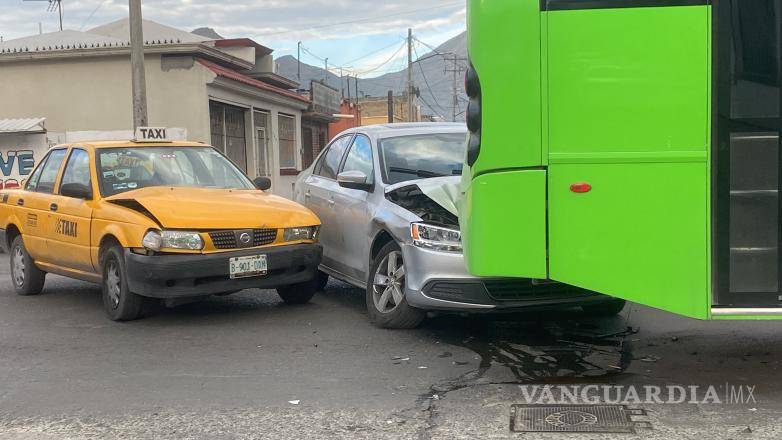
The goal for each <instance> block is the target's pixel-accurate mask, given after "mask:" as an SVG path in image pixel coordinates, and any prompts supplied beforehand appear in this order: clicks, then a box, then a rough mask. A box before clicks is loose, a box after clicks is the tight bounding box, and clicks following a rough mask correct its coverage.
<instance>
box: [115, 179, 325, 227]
mask: <svg viewBox="0 0 782 440" xmlns="http://www.w3.org/2000/svg"><path fill="white" fill-rule="evenodd" d="M106 200H107V201H109V202H116V201H123V200H131V201H136V202H138V203H140V204H141V205H142V206H143V207H144V208H146V209H147V210H148V211H149V212H150V213H151V214H152V215H154V216H155V218H156V219H157V220H158V221H159V222H160V224H161V225H162V226H163V227H164V228H172V229H198V230H203V229H243V228H284V227H291V226H311V225H319V224H320V220H319V219H318V218H317V216H315V214H313V213H312V211H310V210H309V209H307V208H305V207H303V206H301V205H299V204H298V203H295V202H292V201H290V200H288V199H285V198H282V197H278V196H274V195H271V194H267V193H264V192H263V191H257V190H225V189H208V188H187V187H150V188H141V189H137V190H133V191H127V192H123V193H121V194H117V195H114V196H111V197H108V198H106Z"/></svg>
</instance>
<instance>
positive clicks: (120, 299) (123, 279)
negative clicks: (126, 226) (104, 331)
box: [101, 246, 144, 321]
mask: <svg viewBox="0 0 782 440" xmlns="http://www.w3.org/2000/svg"><path fill="white" fill-rule="evenodd" d="M122 254H123V252H122V248H121V247H119V246H112V247H110V248H108V249H106V250H105V251H104V252H103V263H102V265H101V267H102V268H103V282H102V283H101V285H102V287H103V295H102V296H103V308H104V309H105V310H106V314H107V315H109V318H110V319H111V320H112V321H132V320H134V319H138V318H139V317H141V311H142V308H143V305H144V298H143V297H141V296H139V295H136V294H135V293H133V292H131V291H130V289H129V287H128V278H127V272H126V271H125V258H123V255H122Z"/></svg>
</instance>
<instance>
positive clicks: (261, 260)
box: [228, 255, 267, 279]
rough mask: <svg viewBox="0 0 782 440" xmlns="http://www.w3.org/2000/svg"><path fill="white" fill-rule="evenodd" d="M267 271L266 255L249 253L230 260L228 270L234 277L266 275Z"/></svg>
mask: <svg viewBox="0 0 782 440" xmlns="http://www.w3.org/2000/svg"><path fill="white" fill-rule="evenodd" d="M266 271H267V263H266V255H249V256H247V257H234V258H231V259H229V260H228V272H229V273H230V275H231V278H232V279H233V278H245V277H255V276H259V275H266Z"/></svg>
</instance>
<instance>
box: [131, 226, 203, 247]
mask: <svg viewBox="0 0 782 440" xmlns="http://www.w3.org/2000/svg"><path fill="white" fill-rule="evenodd" d="M141 243H142V244H143V245H144V247H145V248H147V249H149V250H152V251H159V250H161V249H186V250H191V251H198V250H201V249H203V248H204V240H202V239H201V235H200V234H199V233H198V232H189V231H156V230H151V231H149V232H147V233H146V234H145V235H144V239H143V240H142V242H141Z"/></svg>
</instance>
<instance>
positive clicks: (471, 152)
mask: <svg viewBox="0 0 782 440" xmlns="http://www.w3.org/2000/svg"><path fill="white" fill-rule="evenodd" d="M464 89H465V90H466V91H467V96H468V97H469V98H470V102H469V104H467V129H468V130H470V141H469V143H468V144H467V165H469V166H473V164H475V161H477V160H478V155H479V154H480V152H481V118H482V112H481V82H480V80H479V79H478V72H477V71H476V70H475V67H473V65H472V63H470V67H469V68H468V69H467V75H466V76H465V79H464Z"/></svg>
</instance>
